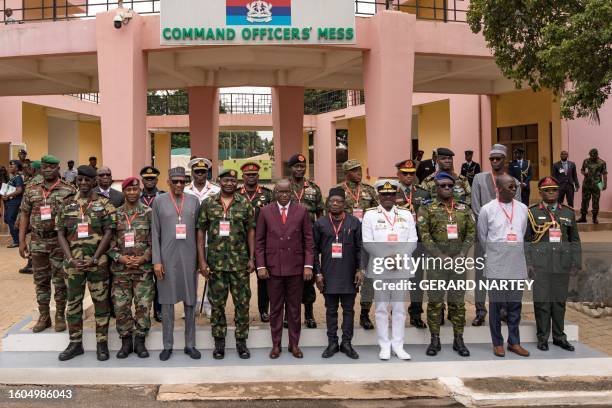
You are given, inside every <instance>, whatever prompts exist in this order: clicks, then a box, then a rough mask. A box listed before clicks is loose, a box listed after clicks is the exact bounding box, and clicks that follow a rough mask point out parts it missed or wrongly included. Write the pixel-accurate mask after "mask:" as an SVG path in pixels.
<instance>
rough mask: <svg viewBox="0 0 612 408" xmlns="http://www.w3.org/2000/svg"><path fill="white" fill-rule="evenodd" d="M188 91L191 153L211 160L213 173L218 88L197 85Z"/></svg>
mask: <svg viewBox="0 0 612 408" xmlns="http://www.w3.org/2000/svg"><path fill="white" fill-rule="evenodd" d="M188 92H189V131H190V143H191V154H192V155H196V156H203V157H206V158H208V159H210V160H211V161H212V162H213V175H216V174H217V172H218V165H219V89H218V88H215V87H211V86H197V87H191V88H189V89H188Z"/></svg>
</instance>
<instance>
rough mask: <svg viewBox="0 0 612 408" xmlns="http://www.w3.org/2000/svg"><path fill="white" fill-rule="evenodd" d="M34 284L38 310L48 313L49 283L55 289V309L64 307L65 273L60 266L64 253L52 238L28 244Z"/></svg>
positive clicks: (58, 309)
mask: <svg viewBox="0 0 612 408" xmlns="http://www.w3.org/2000/svg"><path fill="white" fill-rule="evenodd" d="M30 251H31V257H32V269H33V277H34V286H35V288H36V302H37V303H38V311H39V312H40V313H41V314H42V313H49V305H50V303H51V283H53V287H54V289H55V293H54V298H55V309H56V310H57V311H60V312H64V310H65V309H66V274H65V272H64V269H63V267H62V261H63V260H64V255H63V254H62V250H61V248H60V247H59V245H58V243H57V238H54V239H40V240H39V239H36V240H33V241H32V243H31V244H30Z"/></svg>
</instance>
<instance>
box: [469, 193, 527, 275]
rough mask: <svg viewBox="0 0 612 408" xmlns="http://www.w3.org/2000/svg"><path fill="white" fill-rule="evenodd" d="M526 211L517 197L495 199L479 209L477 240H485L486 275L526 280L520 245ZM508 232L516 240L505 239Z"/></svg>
mask: <svg viewBox="0 0 612 408" xmlns="http://www.w3.org/2000/svg"><path fill="white" fill-rule="evenodd" d="M513 204H514V209H513ZM502 208H503V209H502ZM504 211H505V212H504ZM527 212H528V209H527V206H526V205H525V204H523V203H521V202H520V201H518V200H512V202H511V203H507V204H505V203H502V202H500V201H499V200H497V199H495V200H491V201H490V202H488V203H487V204H485V205H484V206H483V207H482V208H481V209H480V214H479V216H478V240H479V241H480V242H483V243H485V251H486V255H487V258H486V262H485V275H486V277H487V278H491V279H527V265H526V263H525V253H524V247H523V238H524V236H525V232H526V230H527V219H528V216H527ZM509 218H511V219H512V222H510V220H509ZM509 233H511V234H514V235H515V236H516V243H511V242H508V234H509Z"/></svg>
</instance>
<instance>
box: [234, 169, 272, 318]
mask: <svg viewBox="0 0 612 408" xmlns="http://www.w3.org/2000/svg"><path fill="white" fill-rule="evenodd" d="M260 169H261V166H260V165H259V164H258V163H256V162H248V163H244V164H243V165H242V166H241V167H240V170H241V171H242V180H243V182H244V184H243V185H242V186H240V188H239V189H238V192H239V193H240V194H241V195H242V196H243V197H245V198H246V199H247V200H248V201H249V202H250V203H251V205H252V206H253V207H254V208H255V223H257V218H258V217H259V209H260V208H261V207H264V206H266V205H268V204H270V203H271V202H272V201H274V194H273V193H272V190H270V189H269V188H267V187H264V186H262V185H260V184H259V170H260ZM257 307H258V309H259V317H260V318H261V321H262V322H264V323H267V322H269V321H270V314H269V308H270V298H269V297H268V283H267V282H266V280H265V279H260V278H259V276H258V277H257Z"/></svg>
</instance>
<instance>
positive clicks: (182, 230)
mask: <svg viewBox="0 0 612 408" xmlns="http://www.w3.org/2000/svg"><path fill="white" fill-rule="evenodd" d="M175 231H176V239H187V225H185V224H176V228H175Z"/></svg>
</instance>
